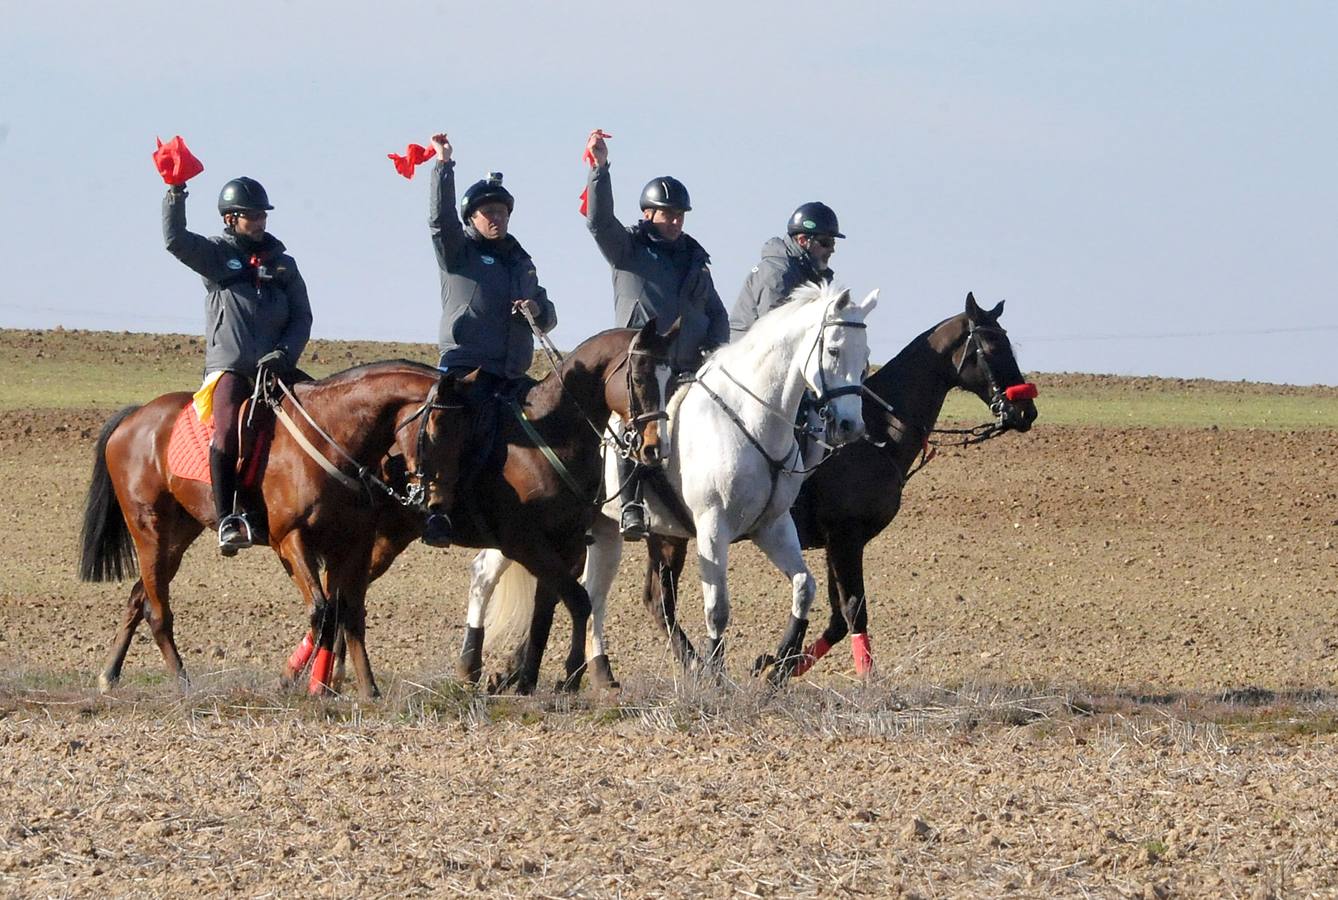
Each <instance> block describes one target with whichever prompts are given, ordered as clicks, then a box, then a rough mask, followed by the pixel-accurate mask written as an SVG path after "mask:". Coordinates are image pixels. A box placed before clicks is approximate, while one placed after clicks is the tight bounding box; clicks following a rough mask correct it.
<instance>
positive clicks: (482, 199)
mask: <svg viewBox="0 0 1338 900" xmlns="http://www.w3.org/2000/svg"><path fill="white" fill-rule="evenodd" d="M493 201H499V202H501V203H505V204H506V211H507V212H514V211H515V208H516V198H515V197H513V196H511V192H510V191H508V190H507V189H506V188H504V187H502V173H501V172H489V173H488V177H487V178H484V179H483V180H482V181H476V182H474V183H473V184H471V185H470V186H469V189H468V190H467V191H465V194H464V196H463V197H461V198H460V216H461V218H463V219H464V220H465V221H466V222H468V221H469V217H470V216H472V215H473V214H474V210H476V209H478V208H479V207H480V206H482V205H483V204H485V203H490V202H493Z"/></svg>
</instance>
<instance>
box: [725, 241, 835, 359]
mask: <svg viewBox="0 0 1338 900" xmlns="http://www.w3.org/2000/svg"><path fill="white" fill-rule="evenodd" d="M832 274H833V273H832V270H831V269H826V270H824V271H822V272H819V271H817V270H816V269H815V268H813V260H812V259H811V258H810V257H809V255H808V251H806V250H805V249H804V248H803V247H800V246H799V244H798V243H796V242H795V239H794V236H793V235H787V236H785V237H774V238H772V239H771V240H769V241H767V242H766V243H765V244H763V245H762V260H761V261H760V262H759V263H758V264H757V265H755V266H753V270H752V271H751V272H749V273H748V277H747V278H746V279H744V282H743V289H742V290H740V291H739V299H738V300H735V301H734V309H732V310H731V311H730V313H729V330H730V332H731V336H732V337H735V338H737V337H738V336H739V335H740V334H743V333H744V332H745V331H747V330H748V329H749V328H751V327H753V323H754V322H756V321H757V319H758V317H759V316H762V315H765V314H766V313H768V312H770V311H771V310H773V309H775V308H776V307H778V306H784V305H785V304H786V303H788V302H789V300H790V294H791V292H792V291H794V289H795V288H797V287H799V285H801V284H803V283H804V282H806V281H812V282H816V283H818V284H823V283H826V282H829V281H831V280H832Z"/></svg>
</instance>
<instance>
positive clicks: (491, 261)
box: [479, 253, 497, 266]
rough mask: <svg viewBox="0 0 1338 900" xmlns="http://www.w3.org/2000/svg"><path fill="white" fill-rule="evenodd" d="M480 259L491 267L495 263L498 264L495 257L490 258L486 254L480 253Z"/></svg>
mask: <svg viewBox="0 0 1338 900" xmlns="http://www.w3.org/2000/svg"><path fill="white" fill-rule="evenodd" d="M479 259H481V260H483V262H484V264H485V265H489V266H490V265H492V264H493V263H495V262H497V260H496V259H494V258H493V257H491V256H489V255H488V254H486V253H480V254H479Z"/></svg>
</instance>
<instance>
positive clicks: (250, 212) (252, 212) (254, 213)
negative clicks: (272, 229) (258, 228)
mask: <svg viewBox="0 0 1338 900" xmlns="http://www.w3.org/2000/svg"><path fill="white" fill-rule="evenodd" d="M237 215H239V216H241V217H242V218H243V219H250V220H251V221H252V222H254V221H256V220H258V219H268V218H269V213H268V212H266V211H265V210H263V209H243V210H238V212H237Z"/></svg>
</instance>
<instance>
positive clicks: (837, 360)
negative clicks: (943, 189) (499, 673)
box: [475, 285, 878, 687]
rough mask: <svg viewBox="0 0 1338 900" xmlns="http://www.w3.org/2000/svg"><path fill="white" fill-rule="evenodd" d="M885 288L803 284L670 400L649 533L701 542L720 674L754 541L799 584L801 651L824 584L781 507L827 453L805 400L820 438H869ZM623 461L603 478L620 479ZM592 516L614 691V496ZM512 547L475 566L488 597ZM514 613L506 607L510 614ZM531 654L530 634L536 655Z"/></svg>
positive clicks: (592, 580) (595, 579)
mask: <svg viewBox="0 0 1338 900" xmlns="http://www.w3.org/2000/svg"><path fill="white" fill-rule="evenodd" d="M877 296H878V292H877V291H874V292H872V293H870V294H869V295H868V296H867V297H866V298H865V299H864V300H863V301H861V302H858V303H856V302H854V301H852V300H851V297H850V292H849V291H847V290H843V289H839V288H835V287H832V286H831V285H822V286H818V285H805V286H802V287H800V288H799V289H797V290H796V291H795V292H794V294H793V295H792V298H791V300H790V302H789V303H787V304H786V305H785V306H783V307H781V308H779V309H777V310H775V311H774V312H772V313H770V314H768V315H767V316H765V317H764V318H763V319H762V320H760V321H759V322H758V324H757V325H756V326H754V328H753V329H752V330H750V331H749V332H748V333H747V334H746V335H744V337H743V338H742V339H741V340H739V341H737V342H735V343H733V344H729V345H727V346H724V347H721V348H720V349H719V350H717V351H716V352H715V353H714V354H712V355H711V356H710V357H709V358H708V360H707V361H706V363H705V364H704V365H703V366H702V368H701V369H700V370H699V371H698V372H697V374H696V376H695V378H693V379H692V380H691V381H690V382H689V383H688V384H687V386H685V387H684V388H683V389H682V390H680V391H679V392H678V393H677V394H676V395H675V396H674V398H673V401H672V402H671V404H670V418H669V423H668V432H669V435H670V437H669V443H670V445H671V447H672V450H671V452H670V453H669V454H668V455H667V458H666V461H665V463H664V465H663V466H662V467H661V468H660V470H659V472H660V473H662V477H656V478H653V479H648V484H649V485H650V486H651V489H650V490H648V491H647V492H646V500H647V505H648V508H649V512H650V521H649V523H648V524H649V526H650V531H651V533H652V534H653V535H668V536H672V537H676V538H679V539H682V540H684V541H686V539H687V538H688V537H689V536H690V535H694V534H695V536H696V538H697V545H698V561H699V563H700V567H701V578H702V591H703V594H704V596H705V604H704V605H705V617H706V630H707V642H708V645H709V648H710V649H709V651H708V653H707V654H706V660H705V661H706V664H707V666H708V667H709V668H710V669H711V671H713V672H714V673H715V674H716V675H717V676H719V675H721V674H722V673H723V670H724V632H725V629H726V627H727V626H728V623H729V593H728V584H727V581H726V572H727V569H728V553H729V545H730V544H731V543H732V542H733V541H736V540H739V539H741V538H744V537H747V538H750V539H751V540H752V541H753V542H754V543H755V544H757V546H758V547H760V548H761V549H762V551H763V552H764V553H765V554H766V555H767V557H768V558H769V559H770V560H771V561H772V563H773V564H775V566H776V567H777V568H778V569H780V570H781V571H782V572H784V573H785V575H786V577H787V578H788V579H789V580H790V583H791V585H792V597H791V616H790V623H789V626H788V627H787V629H786V631H785V634H784V636H783V637H782V639H781V643H780V650H779V655H781V656H783V657H785V658H794V659H798V658H799V652H800V648H801V646H802V641H803V637H804V633H805V630H806V628H807V619H808V610H809V607H810V606H811V604H812V601H813V596H814V593H815V591H816V588H815V583H814V579H813V576H812V574H811V573H810V572H809V570H808V567H807V566H806V565H805V563H804V558H803V554H802V552H801V549H800V544H799V539H798V536H797V534H796V532H795V526H794V521H793V520H792V519H791V518H790V517H789V516H788V515H786V513H787V511H788V510H789V509H790V506H791V505H792V504H793V502H794V499H795V497H796V496H797V495H798V493H799V486H800V484H801V483H802V482H803V480H804V478H805V477H806V476H807V474H808V473H809V472H810V471H812V467H813V466H814V465H815V464H816V462H817V461H818V459H819V458H820V456H821V454H822V452H823V448H822V447H821V446H819V445H818V443H817V442H812V444H811V446H810V447H809V448H808V449H807V450H805V448H804V447H803V446H801V443H800V441H799V440H797V439H796V426H795V421H796V417H797V414H798V412H799V409H800V402H801V400H803V398H804V397H805V395H806V394H807V393H809V392H812V395H814V396H816V398H817V405H818V408H819V409H820V411H821V420H822V421H823V422H824V423H825V429H824V437H825V443H827V444H829V445H840V444H844V443H848V442H850V441H854V440H857V439H858V438H859V437H861V436H862V435H863V433H864V421H863V416H862V406H861V402H860V398H859V393H860V390H861V388H860V382H861V378H862V377H863V374H864V372H865V370H866V369H867V367H868V361H869V348H868V340H867V337H866V335H865V321H864V320H865V317H866V316H867V315H868V313H869V312H870V311H872V310H873V308H874V306H875V305H876V304H877ZM615 463H616V461H615V460H613V459H611V458H610V459H609V460H607V462H606V473H605V477H606V480H607V482H608V483H611V484H612V485H614V486H616V485H617V474H616V472H617V468H616V465H615ZM609 496H610V497H611V498H612V499H610V500H609V501H608V502H607V503H606V504H605V505H604V506H603V507H602V509H601V515H600V516H598V517H596V519H595V521H594V523H593V526H592V534H593V537H594V543H593V544H592V545H591V547H590V548H589V552H588V554H587V557H586V562H585V569H584V574H583V581H584V583H585V588H586V590H587V591H588V592H589V596H590V601H591V604H592V617H593V621H592V628H591V632H592V633H591V648H590V652H591V656H592V660H595V659H597V660H600V662H601V665H600V666H599V667H595V666H592V667H591V672H592V680H593V681H595V682H596V685H597V686H600V687H605V686H607V687H616V686H617V681H616V680H615V679H614V677H613V674H612V671H611V668H610V667H609V666H608V663H607V660H608V655H607V652H606V649H605V642H604V611H605V604H606V602H607V597H608V591H609V588H610V586H611V585H612V582H613V578H614V576H615V575H616V573H617V569H618V563H619V559H620V557H621V555H622V537H621V535H620V534H619V532H618V526H617V518H618V514H619V501H618V499H617V491H616V490H610V491H609ZM509 562H510V561H509V560H508V559H507V558H505V555H504V554H498V553H488V554H481V555H480V557H479V558H478V559H477V560H476V561H475V575H476V581H477V583H476V589H477V590H478V592H479V593H481V594H482V595H483V596H485V597H486V596H487V595H488V594H489V593H491V588H492V586H493V584H494V583H495V582H496V580H497V577H498V575H499V574H500V573H501V572H504V571H506V570H507V567H508V565H509ZM512 615H514V614H512V613H509V612H508V611H507V610H506V609H502V610H499V611H498V619H499V620H500V621H506V620H507V619H508V618H509V617H510V616H512ZM533 648H534V643H533V640H532V641H531V649H533Z"/></svg>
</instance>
